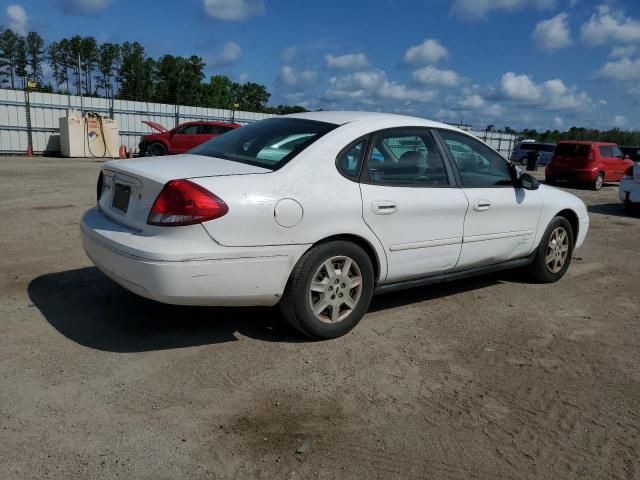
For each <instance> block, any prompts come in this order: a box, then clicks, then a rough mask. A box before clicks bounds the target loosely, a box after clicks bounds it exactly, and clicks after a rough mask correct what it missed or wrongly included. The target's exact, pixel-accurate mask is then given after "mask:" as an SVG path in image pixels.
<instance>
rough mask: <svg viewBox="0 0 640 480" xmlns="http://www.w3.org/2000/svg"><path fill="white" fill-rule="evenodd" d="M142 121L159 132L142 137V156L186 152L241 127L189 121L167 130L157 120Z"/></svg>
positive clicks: (235, 124) (220, 123) (221, 123)
mask: <svg viewBox="0 0 640 480" xmlns="http://www.w3.org/2000/svg"><path fill="white" fill-rule="evenodd" d="M142 123H145V124H147V125H149V126H150V127H151V128H153V129H154V130H157V131H158V132H159V133H152V134H151V135H145V136H143V137H142V138H141V139H140V145H139V147H140V156H157V155H168V154H172V153H185V152H188V151H189V150H191V149H192V148H194V147H197V146H198V145H200V144H201V143H203V142H206V141H207V140H211V139H212V138H214V137H217V136H218V135H222V134H223V133H226V132H228V131H230V130H234V129H236V128H240V125H238V124H237V123H229V122H187V123H183V124H182V125H178V126H177V127H175V128H173V129H171V130H167V129H166V128H165V127H163V126H162V125H160V124H159V123H156V122H151V121H148V120H143V121H142Z"/></svg>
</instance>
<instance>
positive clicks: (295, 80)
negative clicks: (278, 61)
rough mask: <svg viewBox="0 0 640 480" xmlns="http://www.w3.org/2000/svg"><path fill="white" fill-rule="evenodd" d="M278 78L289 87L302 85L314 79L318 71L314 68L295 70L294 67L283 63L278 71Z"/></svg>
mask: <svg viewBox="0 0 640 480" xmlns="http://www.w3.org/2000/svg"><path fill="white" fill-rule="evenodd" d="M279 78H280V80H281V81H282V83H284V84H285V85H288V86H289V87H302V86H305V85H309V84H311V83H313V82H315V81H316V78H318V72H316V71H315V70H303V71H301V72H299V71H297V70H296V69H295V68H293V67H291V66H289V65H284V66H283V67H282V70H281V71H280V77H279Z"/></svg>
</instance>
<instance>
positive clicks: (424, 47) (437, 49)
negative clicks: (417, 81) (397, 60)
mask: <svg viewBox="0 0 640 480" xmlns="http://www.w3.org/2000/svg"><path fill="white" fill-rule="evenodd" d="M448 56H449V52H448V50H447V49H446V48H445V47H443V46H442V44H441V43H440V42H439V41H438V40H435V39H433V38H428V39H426V40H425V41H424V42H422V43H421V44H420V45H414V46H412V47H409V48H408V49H407V51H406V52H405V54H404V61H405V62H406V63H408V64H409V65H415V66H420V65H428V64H430V63H437V62H438V61H439V60H441V59H443V58H447V57H448Z"/></svg>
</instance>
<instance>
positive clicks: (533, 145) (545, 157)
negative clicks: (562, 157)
mask: <svg viewBox="0 0 640 480" xmlns="http://www.w3.org/2000/svg"><path fill="white" fill-rule="evenodd" d="M555 148H556V146H555V145H554V144H553V143H538V142H520V143H519V144H518V145H516V148H514V149H513V153H512V154H511V159H510V160H511V161H512V162H513V163H520V164H522V165H526V164H527V156H528V155H529V152H531V151H535V152H539V153H540V159H539V161H538V165H546V164H548V163H549V162H550V161H551V157H552V156H553V150H554V149H555Z"/></svg>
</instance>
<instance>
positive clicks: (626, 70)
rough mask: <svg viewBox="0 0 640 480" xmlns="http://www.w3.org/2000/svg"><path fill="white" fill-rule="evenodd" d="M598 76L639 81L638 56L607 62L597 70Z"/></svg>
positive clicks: (639, 67) (639, 62) (639, 59)
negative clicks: (633, 58)
mask: <svg viewBox="0 0 640 480" xmlns="http://www.w3.org/2000/svg"><path fill="white" fill-rule="evenodd" d="M598 76H600V77H602V78H606V79H608V80H617V81H640V58H636V59H635V60H631V59H629V58H621V59H620V60H617V61H615V62H607V63H605V64H604V65H603V66H602V67H601V68H600V70H599V71H598Z"/></svg>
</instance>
